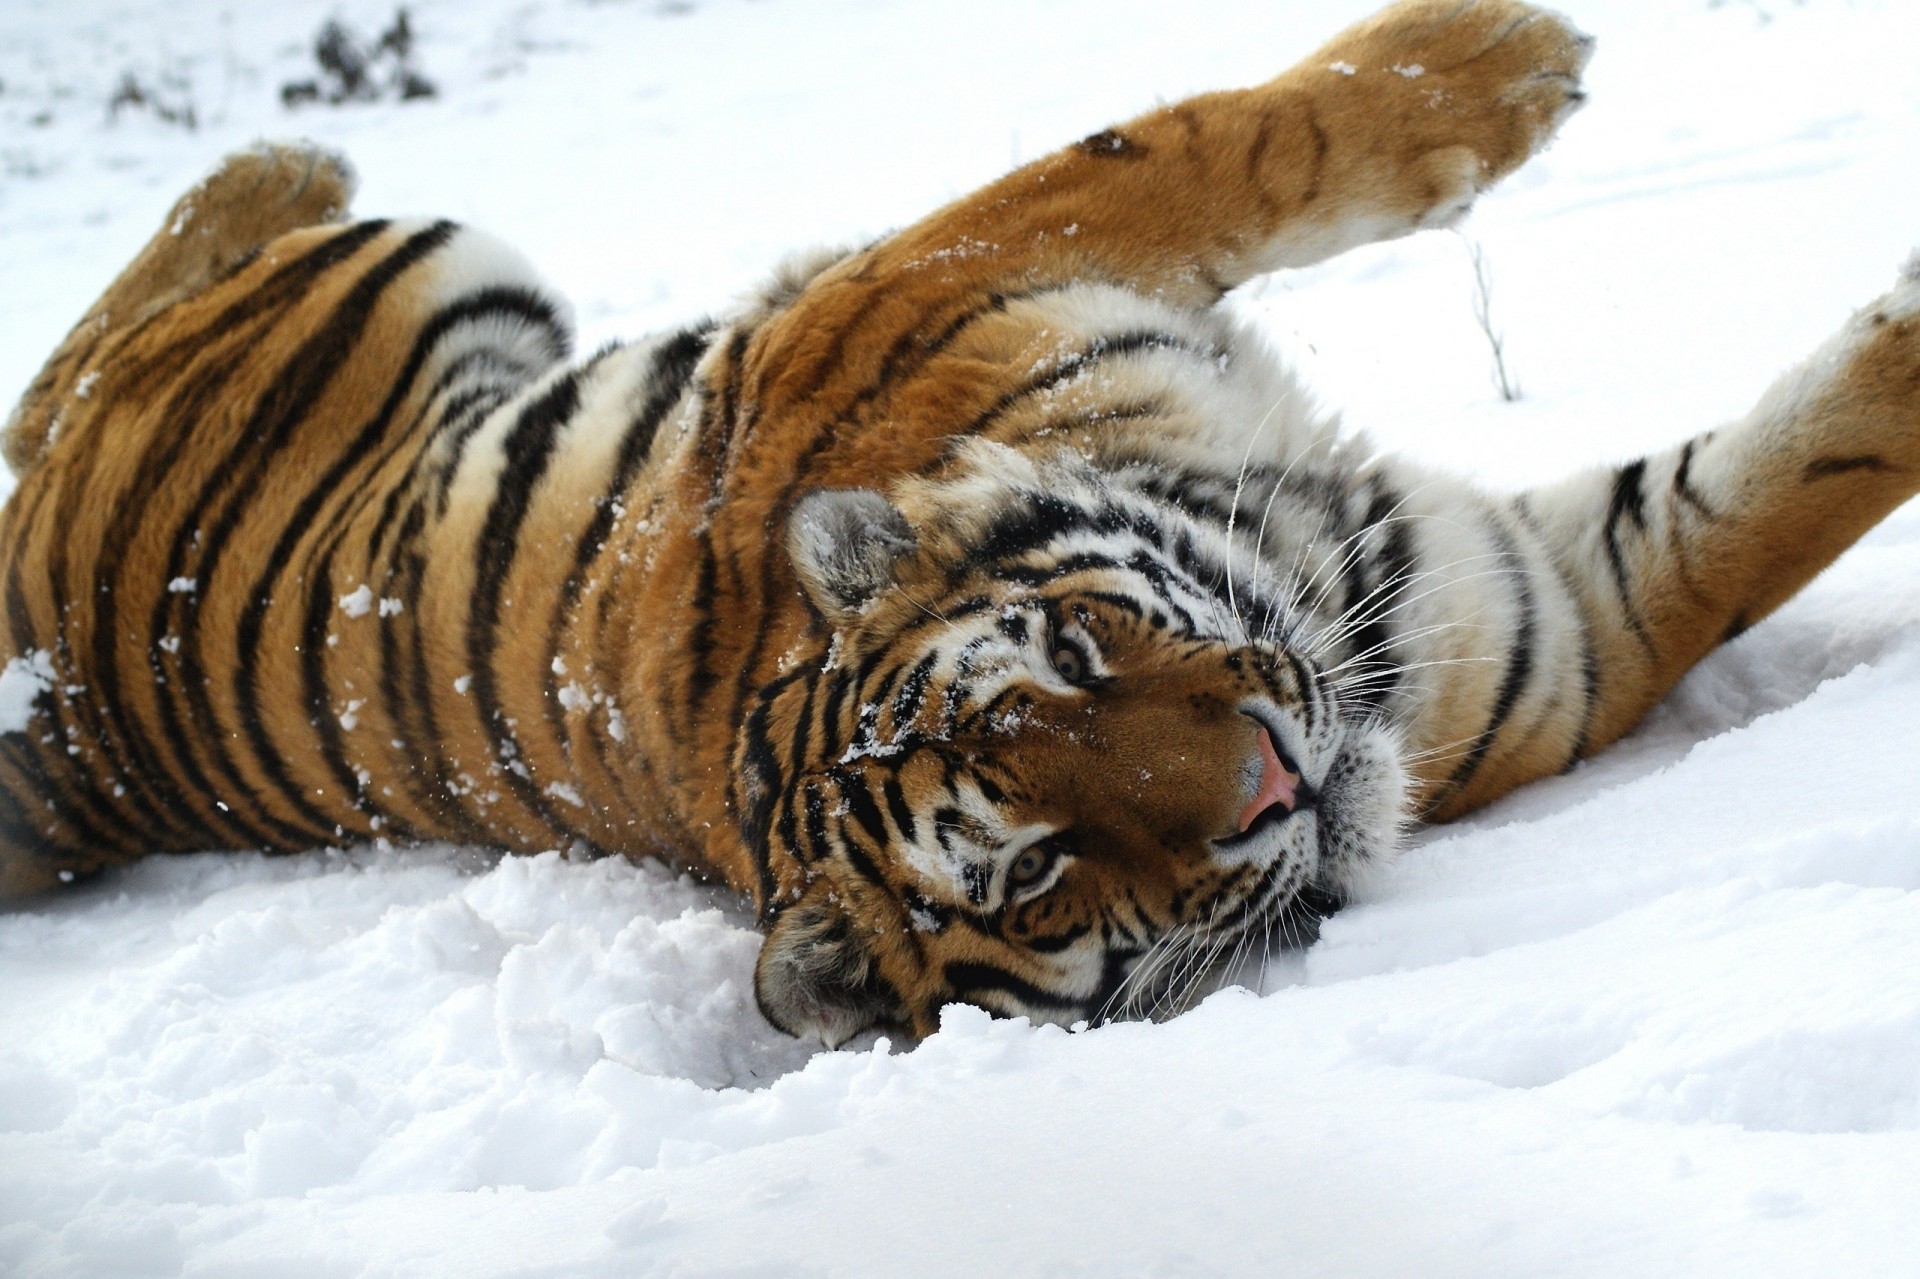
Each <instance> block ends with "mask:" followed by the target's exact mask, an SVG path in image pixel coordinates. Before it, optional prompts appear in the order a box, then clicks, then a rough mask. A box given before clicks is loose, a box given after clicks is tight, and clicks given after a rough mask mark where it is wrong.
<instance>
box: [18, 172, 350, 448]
mask: <svg viewBox="0 0 1920 1279" xmlns="http://www.w3.org/2000/svg"><path fill="white" fill-rule="evenodd" d="M352 196H353V172H352V170H351V169H350V168H349V167H348V165H347V163H346V161H345V160H344V159H343V158H342V157H340V156H338V155H336V154H334V153H333V152H330V151H326V150H324V149H322V148H320V147H318V146H315V145H314V144H312V143H291V144H289V143H261V144H259V145H257V146H254V147H251V148H249V149H248V150H245V151H241V152H237V153H235V154H233V155H230V156H228V157H227V158H226V159H225V160H223V161H222V162H221V164H220V167H219V168H217V169H215V170H214V171H213V173H211V174H210V175H208V176H207V177H206V178H205V179H204V180H202V181H201V182H200V183H198V184H197V185H196V186H194V187H193V188H192V189H191V190H189V191H188V192H187V193H186V194H185V195H183V196H181V197H180V199H179V201H178V202H177V203H175V205H174V206H173V209H172V210H171V211H170V212H169V213H168V214H167V218H166V221H165V222H163V223H162V224H161V227H160V230H159V231H158V232H156V233H155V234H154V237H153V238H152V239H151V240H149V241H147V245H146V247H145V248H143V249H142V250H141V251H140V253H139V255H138V256H136V257H135V258H134V260H133V261H132V262H130V263H128V264H127V267H126V269H125V270H123V271H121V272H120V274H119V276H118V277H117V278H116V279H115V280H114V282H113V283H112V284H111V285H109V286H108V287H107V291H106V292H105V293H103V294H101V296H100V299H99V301H97V302H95V303H94V304H93V306H92V307H91V308H89V309H88V311H87V313H86V315H85V316H83V317H82V318H81V320H80V322H79V323H78V324H76V325H75V326H74V327H73V330H72V332H70V333H68V334H67V338H66V340H65V341H64V342H62V343H61V344H60V346H59V348H58V349H57V350H55V351H54V353H53V355H52V356H51V357H49V358H48V360H47V362H46V364H45V365H44V366H43V367H42V368H41V370H40V373H39V375H38V376H37V377H35V378H34V380H33V381H32V383H30V384H29V385H28V387H27V391H26V394H25V395H23V396H22V397H21V399H20V403H19V404H18V405H16V406H15V408H14V410H13V413H12V415H11V416H10V417H9V418H8V419H7V424H6V428H5V432H4V436H0V452H4V455H5V458H6V461H7V464H8V465H9V466H11V467H12V468H13V470H14V473H15V474H24V473H25V472H26V471H27V470H28V469H29V468H31V467H32V466H33V465H34V463H36V462H37V461H39V460H40V458H41V456H42V455H43V454H44V453H45V451H46V448H47V445H48V444H49V443H50V442H51V440H52V438H53V436H54V434H55V432H56V431H57V429H58V426H59V422H60V409H61V405H63V404H64V403H65V402H66V400H67V397H68V396H70V395H76V394H77V395H84V394H85V388H86V386H87V385H88V382H87V377H88V373H89V372H90V371H91V370H92V369H94V368H97V367H99V366H100V365H101V364H103V363H104V362H105V361H106V360H107V359H108V358H109V357H110V355H111V353H112V351H113V350H114V349H115V348H116V347H117V346H118V345H119V339H121V338H123V337H124V336H125V335H126V334H128V333H130V332H132V331H133V330H134V329H136V328H138V327H139V326H140V325H141V324H143V323H145V322H146V321H147V320H149V319H151V318H152V317H154V316H155V315H158V314H159V313H160V312H161V311H164V310H165V309H166V308H168V307H170V306H172V305H173V304H174V303H176V302H179V301H181V300H182V299H184V298H188V297H191V296H193V295H194V294H196V293H198V292H200V291H201V290H202V289H204V288H206V287H207V286H208V285H210V284H212V283H214V282H215V281H217V280H220V279H223V278H225V277H226V276H227V275H229V274H231V273H232V272H233V271H234V270H235V269H237V268H238V267H239V266H240V265H241V264H243V263H244V262H246V261H247V260H248V259H249V258H250V257H251V256H252V255H253V254H254V253H256V252H258V251H259V250H260V249H261V247H262V246H264V245H265V244H267V242H268V241H270V240H272V239H274V238H275V237H277V236H280V235H284V234H285V233H286V232H288V231H295V230H298V229H299V228H301V227H307V226H315V225H319V224H321V223H326V222H334V221H338V220H339V219H340V218H342V217H344V216H345V214H346V212H347V205H348V203H349V201H350V200H351V199H352Z"/></svg>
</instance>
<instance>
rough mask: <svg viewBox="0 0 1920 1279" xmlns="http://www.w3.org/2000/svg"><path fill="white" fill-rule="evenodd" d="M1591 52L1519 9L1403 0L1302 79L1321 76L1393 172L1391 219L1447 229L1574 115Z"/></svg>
mask: <svg viewBox="0 0 1920 1279" xmlns="http://www.w3.org/2000/svg"><path fill="white" fill-rule="evenodd" d="M1592 54H1593V37H1591V36H1588V35H1585V34H1583V33H1582V32H1580V31H1579V30H1578V29H1577V28H1575V27H1574V26H1573V24H1572V23H1570V22H1568V21H1567V20H1566V19H1565V18H1563V17H1561V16H1560V15H1559V14H1556V13H1552V12H1550V11H1548V10H1546V9H1540V8H1536V7H1535V6H1533V5H1530V4H1523V3H1520V0H1464V2H1463V0H1404V2H1403V3H1401V4H1397V5H1393V6H1392V7H1390V8H1387V9H1385V10H1382V11H1381V12H1380V13H1378V14H1375V15H1374V16H1373V17H1372V18H1369V19H1367V20H1366V21H1364V22H1361V23H1359V24H1358V25H1356V26H1354V27H1350V28H1349V29H1347V30H1346V31H1344V32H1342V33H1341V34H1340V35H1339V36H1336V37H1335V38H1334V39H1333V41H1332V42H1331V43H1329V44H1328V45H1327V46H1326V47H1325V48H1323V49H1322V50H1321V51H1320V53H1319V54H1318V55H1316V57H1315V58H1314V59H1311V60H1309V62H1308V63H1307V64H1306V65H1305V66H1303V67H1302V68H1301V70H1302V71H1304V72H1308V73H1311V74H1314V75H1317V76H1319V77H1321V81H1320V83H1321V86H1322V87H1323V88H1324V89H1325V90H1326V91H1327V93H1328V95H1329V98H1330V100H1331V101H1333V102H1337V103H1338V104H1339V107H1340V108H1343V109H1340V110H1339V111H1338V114H1339V116H1340V117H1341V118H1342V120H1343V122H1344V123H1346V125H1347V127H1348V128H1349V129H1352V130H1355V131H1358V132H1361V133H1364V134H1365V135H1367V136H1366V137H1364V138H1363V139H1361V143H1362V145H1363V146H1366V147H1368V148H1370V149H1371V150H1372V152H1373V154H1374V155H1376V156H1380V157H1385V158H1388V159H1389V160H1390V162H1391V163H1392V164H1393V165H1394V166H1395V170H1396V172H1397V174H1398V175H1399V177H1400V178H1401V179H1402V181H1401V182H1399V183H1397V184H1395V183H1391V182H1389V183H1388V184H1387V185H1388V186H1389V187H1397V189H1393V190H1390V191H1389V192H1387V193H1386V194H1387V197H1388V203H1390V204H1392V205H1394V206H1396V207H1395V210H1394V211H1395V212H1396V213H1400V214H1401V215H1402V216H1411V218H1412V220H1413V224H1414V225H1416V226H1443V225H1447V224H1449V223H1451V222H1453V221H1455V220H1457V219H1458V218H1459V216H1460V215H1461V214H1463V213H1464V212H1465V211H1466V210H1467V208H1468V207H1469V206H1470V205H1471V204H1472V202H1473V198H1474V197H1475V196H1476V195H1477V194H1478V193H1479V192H1480V191H1482V190H1484V189H1486V188H1487V187H1489V186H1491V185H1492V184H1493V183H1494V182H1496V181H1498V180H1499V179H1500V178H1502V177H1504V176H1505V175H1506V174H1508V173H1510V172H1512V171H1513V170H1514V169H1516V168H1518V167H1519V166H1520V164H1521V163H1522V162H1523V161H1525V160H1526V159H1527V157H1529V156H1531V155H1532V154H1534V152H1536V151H1538V150H1539V149H1540V148H1541V147H1543V146H1545V145H1546V143H1547V142H1548V141H1549V140H1550V139H1551V138H1552V137H1553V134H1554V132H1555V131H1556V130H1557V129H1558V128H1559V127H1560V125H1561V124H1562V123H1563V122H1564V121H1565V120H1566V118H1567V117H1568V116H1569V115H1571V114H1573V112H1574V111H1575V110H1577V109H1578V108H1579V106H1580V104H1581V103H1582V102H1583V101H1584V100H1585V97H1586V95H1585V94H1584V93H1583V92H1582V91H1581V88H1580V73H1581V71H1582V70H1584V69H1585V67H1586V65H1587V61H1588V59H1589V58H1590V57H1591V56H1592ZM1316 62H1317V63H1318V64H1319V65H1318V66H1316V65H1314V64H1315V63H1316ZM1326 77H1336V79H1334V80H1331V81H1329V80H1328V79H1326Z"/></svg>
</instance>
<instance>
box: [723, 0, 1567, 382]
mask: <svg viewBox="0 0 1920 1279" xmlns="http://www.w3.org/2000/svg"><path fill="white" fill-rule="evenodd" d="M1591 48H1592V42H1591V40H1590V39H1589V38H1588V37H1586V36H1583V35H1581V34H1580V33H1579V32H1577V31H1576V30H1574V29H1573V27H1571V26H1570V25H1568V24H1567V23H1566V22H1565V21H1564V20H1562V19H1561V18H1559V17H1558V16H1556V15H1554V14H1551V13H1548V12H1546V11H1544V10H1541V9H1537V8H1535V7H1533V6H1532V5H1529V4H1524V3H1520V2H1519V0H1464V2H1463V0H1404V2H1403V3H1400V4H1396V5H1393V6H1391V7H1389V8H1387V9H1386V10H1384V11H1382V12H1381V13H1380V14H1378V15H1376V16H1375V17H1373V18H1371V19H1369V20H1367V21H1365V22H1362V23H1360V24H1358V25H1357V26H1354V27H1352V28H1350V29H1348V30H1347V31H1345V32H1342V33H1341V34H1340V35H1338V36H1336V37H1334V39H1333V40H1332V41H1330V42H1329V43H1328V44H1326V45H1325V46H1324V47H1322V48H1321V49H1320V50H1319V51H1317V52H1316V53H1314V54H1313V55H1312V56H1310V57H1308V58H1307V59H1306V60H1305V61H1303V62H1302V63H1300V64H1299V65H1298V66H1296V67H1294V68H1293V69H1292V70H1290V71H1287V72H1285V73H1284V74H1282V75H1280V76H1279V77H1278V78H1276V79H1274V80H1271V81H1269V82H1267V83H1266V84H1262V85H1258V86H1256V87H1254V88H1250V89H1241V90H1233V91H1227V92H1220V93H1208V94H1203V95H1201V96H1199V97H1195V98H1189V99H1187V100H1186V101H1184V102H1179V103H1175V104H1173V105H1171V106H1167V107H1163V108H1161V109H1159V110H1157V111H1154V112H1151V113H1150V114H1148V115H1144V116H1142V117H1140V118H1139V119H1136V120H1133V121H1131V122H1129V123H1126V124H1122V125H1119V126H1116V127H1114V128H1111V129H1107V130H1104V131H1102V132H1100V133H1096V134H1094V135H1093V136H1091V137H1088V138H1085V139H1083V140H1082V141H1080V142H1078V143H1076V144H1074V145H1073V146H1070V147H1067V148H1065V149H1063V150H1061V151H1058V152H1056V153H1054V154H1052V155H1050V156H1047V157H1045V158H1043V159H1041V160H1038V161H1035V162H1034V163H1032V164H1029V165H1027V166H1026V167H1024V168H1022V169H1019V170H1016V171H1015V172H1013V173H1011V174H1008V175H1007V176H1006V177H1004V178H1002V179H1000V180H999V181H997V182H994V183H992V184H990V185H988V186H986V187H984V188H982V189H981V190H979V191H977V192H975V193H974V194H972V195H969V196H966V197H963V198H962V199H960V200H958V201H956V202H955V203H953V204H951V205H948V206H947V207H946V208H944V209H941V210H939V211H938V212H936V213H934V214H933V215H932V216H930V217H928V218H926V219H924V220H922V221H921V222H919V223H916V224H915V225H913V226H910V227H908V228H906V229H905V230H903V231H900V232H899V233H897V234H895V235H893V236H891V237H889V238H888V239H886V240H883V241H881V242H880V243H878V244H876V245H874V246H872V247H871V248H869V249H867V250H866V251H864V252H862V253H859V254H856V255H854V256H852V257H850V258H848V259H847V260H846V261H844V262H843V263H841V264H840V265H839V266H837V267H835V268H834V269H832V270H830V271H828V272H826V273H824V274H823V275H822V276H821V277H820V278H819V279H818V280H816V281H815V282H814V284H813V286H812V287H810V288H809V289H808V290H807V292H806V294H805V295H804V296H803V297H802V298H801V299H800V300H799V302H798V303H797V304H796V305H795V306H793V307H792V308H790V309H789V310H788V311H787V312H786V313H785V315H784V316H783V317H782V319H781V321H780V323H779V324H778V325H776V326H773V331H771V332H769V333H768V334H767V340H766V345H765V347H764V348H763V349H764V351H765V359H764V360H763V361H761V363H762V366H763V367H764V368H765V369H767V370H768V379H769V380H768V382H767V383H766V384H765V385H763V386H761V387H760V388H758V394H759V395H760V396H761V397H762V398H760V400H759V403H760V405H761V408H762V409H763V410H767V411H770V410H771V409H772V408H773V407H774V404H775V401H777V400H779V399H781V398H784V397H783V396H782V391H783V390H784V391H787V392H789V393H791V394H792V395H794V396H795V397H796V398H804V396H805V394H807V393H810V392H811V390H812V388H814V387H815V386H817V385H818V383H819V380H820V376H821V374H820V368H821V363H822V359H823V358H825V357H823V355H822V354H821V348H822V345H823V344H822V343H821V342H820V341H819V334H821V333H833V334H836V335H844V337H842V338H840V339H839V340H837V341H836V342H835V343H833V344H832V346H831V351H830V353H829V354H830V356H831V358H832V359H833V360H834V361H835V362H836V365H837V367H840V368H843V369H846V368H850V369H853V370H855V371H857V370H858V369H860V368H861V367H864V366H869V365H879V364H883V363H884V362H885V361H886V360H887V359H888V358H889V352H894V351H897V349H898V346H899V342H900V340H901V339H902V338H903V337H910V336H912V335H913V334H914V333H916V332H917V333H918V334H919V335H921V336H922V337H923V338H925V339H926V340H933V339H934V338H935V337H936V336H937V335H938V334H939V333H940V332H942V331H943V329H944V327H945V326H946V325H947V324H949V323H950V322H951V321H952V320H953V318H954V312H955V311H956V310H960V309H964V308H965V307H967V306H969V305H971V304H974V303H977V302H978V300H979V299H982V298H992V297H1004V296H1006V295H1008V294H1010V293H1018V292H1021V291H1025V290H1035V289H1044V288H1049V287H1052V286H1056V285H1061V284H1067V283H1072V282H1075V281H1096V282H1102V283H1109V284H1119V285H1124V286H1127V287H1130V288H1132V289H1135V290H1137V291H1139V292H1142V293H1146V294H1150V295H1152V296H1155V297H1158V298H1161V299H1163V300H1167V301H1172V302H1176V303H1180V304H1184V305H1192V306H1206V305H1210V304H1211V303H1213V302H1214V301H1216V300H1217V299H1218V298H1219V297H1220V295H1221V294H1222V293H1224V292H1225V291H1226V290H1228V289H1230V288H1232V287H1233V286H1235V285H1236V284H1239V283H1241V282H1242V281H1245V280H1247V279H1249V278H1251V277H1252V276H1254V275H1256V274H1259V273H1261V272H1264V271H1271V270H1274V269H1276V268H1279V267H1288V266H1303V265H1306V264H1309V263H1312V262H1317V261H1320V260H1322V259H1324V258H1327V257H1330V256H1332V255H1333V254H1336V253H1339V252H1341V251H1342V250H1344V249H1347V248H1351V247H1353V246H1355V245H1358V244H1362V243H1366V242H1368V241H1372V240H1378V239H1385V238H1389V237H1392V236H1398V235H1405V234H1407V233H1408V232H1411V231H1414V230H1416V229H1419V228H1421V227H1429V226H1444V225H1447V224H1448V223H1450V222H1452V221H1454V220H1455V219H1457V218H1458V217H1459V216H1460V215H1461V214H1462V213H1464V212H1465V210H1466V209H1467V207H1468V206H1469V205H1470V204H1471V203H1472V201H1473V198H1474V197H1475V195H1476V194H1477V193H1478V192H1480V191H1481V190H1484V189H1485V188H1486V187H1488V186H1489V185H1491V184H1492V183H1493V182H1495V181H1497V180H1498V179H1499V178H1501V177H1503V176H1504V175H1506V174H1507V173H1509V172H1511V171H1512V170H1513V169H1515V168H1517V167H1518V166H1519V165H1520V164H1521V162H1522V161H1524V160H1526V159H1527V157H1528V156H1529V155H1531V154H1532V153H1533V152H1534V151H1536V150H1538V149H1539V148H1540V147H1541V146H1542V145H1544V144H1545V143H1546V142H1547V140H1548V139H1549V138H1550V137H1551V136H1552V135H1553V132H1554V130H1555V129H1556V128H1557V127H1558V126H1559V125H1560V123H1561V122H1562V121H1563V120H1564V119H1565V118H1566V117H1567V116H1568V115H1569V114H1570V113H1571V112H1572V111H1573V109H1574V108H1575V107H1576V106H1577V105H1578V104H1579V103H1580V101H1581V99H1582V96H1583V95H1582V94H1581V93H1580V91H1579V75H1580V71H1581V69H1582V68H1583V67H1584V66H1585V64H1586V61H1587V58H1588V55H1589V53H1590V52H1591ZM932 300H945V301H946V302H948V303H949V304H951V305H950V306H949V307H948V308H947V309H944V310H943V309H941V308H939V307H931V308H930V307H929V305H928V303H929V301H932ZM767 397H771V398H767Z"/></svg>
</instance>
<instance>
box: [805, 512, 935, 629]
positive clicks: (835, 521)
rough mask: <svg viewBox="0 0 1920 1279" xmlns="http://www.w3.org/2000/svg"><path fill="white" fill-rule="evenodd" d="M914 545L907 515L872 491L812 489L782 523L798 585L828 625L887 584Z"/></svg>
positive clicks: (853, 611)
mask: <svg viewBox="0 0 1920 1279" xmlns="http://www.w3.org/2000/svg"><path fill="white" fill-rule="evenodd" d="M916 545H917V543H916V542H915V541H914V538H913V529H912V527H911V526H909V525H908V523H907V517H906V516H904V515H902V514H901V513H900V511H899V509H898V508H897V507H895V506H894V504H893V503H891V502H889V501H887V499H886V498H884V497H881V496H880V495H879V494H878V493H876V492H874V491H873V490H872V489H815V490H814V491H813V492H811V493H809V494H807V495H806V496H805V497H803V498H801V499H800V502H799V504H798V505H797V506H795V507H794V508H793V515H792V516H791V517H790V518H789V519H788V520H787V554H788V555H789V556H791V557H792V559H793V567H794V568H795V569H796V570H797V571H798V572H799V574H800V585H801V586H802V587H804V588H805V590H806V592H807V598H809V599H811V600H812V601H813V603H814V606H815V607H816V608H818V609H819V610H820V611H821V612H822V613H823V614H825V615H826V618H827V620H828V621H830V622H836V623H838V622H844V621H847V620H849V619H851V618H852V617H853V616H854V615H856V614H858V613H859V612H860V611H861V610H862V609H864V608H866V606H867V605H868V604H870V603H871V602H872V601H873V598H874V597H875V596H876V595H878V594H879V593H880V592H881V591H883V590H885V589H886V588H887V587H889V586H891V585H892V584H893V566H894V563H895V562H896V561H897V560H899V559H900V557H901V556H903V555H907V554H910V553H912V551H913V550H914V548H915V546H916Z"/></svg>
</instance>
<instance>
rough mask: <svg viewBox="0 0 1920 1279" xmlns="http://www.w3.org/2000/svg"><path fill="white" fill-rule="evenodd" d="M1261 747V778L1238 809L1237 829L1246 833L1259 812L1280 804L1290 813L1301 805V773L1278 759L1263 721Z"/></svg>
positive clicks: (1260, 730) (1270, 735)
mask: <svg viewBox="0 0 1920 1279" xmlns="http://www.w3.org/2000/svg"><path fill="white" fill-rule="evenodd" d="M1258 737H1259V750H1260V781H1259V785H1258V786H1257V788H1256V789H1255V791H1254V794H1253V798H1252V799H1250V800H1248V801H1247V805H1246V807H1245V808H1242V809H1241V810H1240V824H1239V829H1240V832H1241V833H1242V834H1245V833H1246V830H1247V828H1248V827H1249V826H1251V825H1253V824H1254V822H1256V821H1257V820H1259V818H1260V815H1261V814H1262V813H1264V812H1266V811H1267V810H1268V809H1270V808H1272V807H1273V806H1274V805H1275V804H1280V805H1282V806H1284V807H1285V808H1286V810H1287V811H1288V812H1289V813H1291V812H1293V811H1294V810H1295V809H1296V808H1298V807H1299V806H1300V787H1301V785H1302V782H1301V778H1300V774H1299V773H1298V772H1296V771H1295V770H1294V769H1292V768H1289V767H1288V766H1287V763H1286V761H1284V760H1282V759H1281V758H1280V752H1279V751H1277V750H1275V749H1274V748H1273V736H1272V734H1270V733H1268V732H1267V728H1266V725H1264V724H1262V725H1260V727H1259V731H1258Z"/></svg>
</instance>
